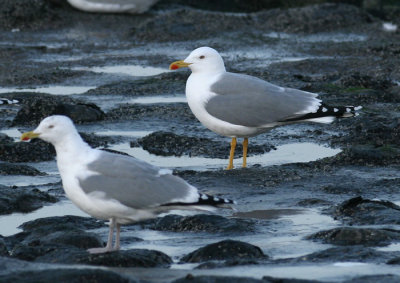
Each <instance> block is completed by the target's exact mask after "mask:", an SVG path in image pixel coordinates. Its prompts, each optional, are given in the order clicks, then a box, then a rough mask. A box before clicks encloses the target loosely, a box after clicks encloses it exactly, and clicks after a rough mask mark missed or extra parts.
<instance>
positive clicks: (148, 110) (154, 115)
mask: <svg viewBox="0 0 400 283" xmlns="http://www.w3.org/2000/svg"><path fill="white" fill-rule="evenodd" d="M107 119H108V120H133V121H134V120H140V119H151V120H156V121H157V120H162V121H165V120H178V121H181V122H194V121H196V122H197V120H196V118H195V117H194V115H193V114H192V112H191V111H190V109H189V107H188V106H187V105H186V104H184V103H170V104H168V105H162V104H155V105H137V104H133V105H122V106H119V107H118V108H115V109H112V110H110V111H109V112H107Z"/></svg>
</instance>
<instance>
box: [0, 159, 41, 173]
mask: <svg viewBox="0 0 400 283" xmlns="http://www.w3.org/2000/svg"><path fill="white" fill-rule="evenodd" d="M0 175H26V176H44V175H46V173H43V172H40V171H39V170H37V169H35V168H33V167H31V166H28V165H25V164H12V163H8V162H0Z"/></svg>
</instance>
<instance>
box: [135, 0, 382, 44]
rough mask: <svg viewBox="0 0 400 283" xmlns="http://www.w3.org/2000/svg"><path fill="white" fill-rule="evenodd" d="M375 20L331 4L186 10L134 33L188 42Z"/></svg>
mask: <svg viewBox="0 0 400 283" xmlns="http://www.w3.org/2000/svg"><path fill="white" fill-rule="evenodd" d="M372 21H374V18H373V17H372V16H371V15H369V14H368V13H366V12H364V11H363V10H361V9H359V8H357V7H355V6H351V5H346V4H332V3H325V4H320V5H312V6H306V7H302V8H292V9H287V10H286V9H272V10H267V11H261V12H258V13H254V14H227V13H220V12H207V11H200V10H194V9H188V8H186V9H175V10H170V11H166V12H164V13H160V14H158V15H157V16H156V17H153V18H150V19H148V20H147V21H143V23H141V24H139V25H138V27H136V29H134V30H133V34H134V36H136V37H137V38H138V39H140V40H145V41H158V42H160V41H161V42H163V41H186V40H199V39H204V38H210V37H214V36H218V35H219V34H221V33H226V32H238V31H247V32H248V31H249V30H252V31H256V30H260V31H265V30H274V31H280V32H290V33H293V32H299V33H316V32H327V31H332V30H337V29H340V28H345V27H351V26H354V25H360V24H362V23H369V22H372ZM143 31H146V32H143Z"/></svg>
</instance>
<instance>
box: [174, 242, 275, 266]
mask: <svg viewBox="0 0 400 283" xmlns="http://www.w3.org/2000/svg"><path fill="white" fill-rule="evenodd" d="M266 258H268V256H266V255H265V254H264V253H263V252H262V251H261V249H260V248H259V247H256V246H253V245H251V244H248V243H244V242H241V241H233V240H224V241H221V242H218V243H214V244H210V245H207V246H205V247H202V248H200V249H197V250H195V251H193V252H191V253H189V254H187V255H185V256H184V257H183V258H182V259H181V262H203V261H209V260H237V259H266Z"/></svg>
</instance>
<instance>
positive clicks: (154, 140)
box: [138, 131, 271, 158]
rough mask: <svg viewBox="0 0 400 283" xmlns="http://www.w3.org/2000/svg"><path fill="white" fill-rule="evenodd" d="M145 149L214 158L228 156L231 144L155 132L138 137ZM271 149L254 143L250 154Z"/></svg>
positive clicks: (153, 151) (160, 152)
mask: <svg viewBox="0 0 400 283" xmlns="http://www.w3.org/2000/svg"><path fill="white" fill-rule="evenodd" d="M138 143H139V144H140V145H141V146H142V147H143V149H145V150H147V151H148V152H150V153H152V154H156V155H162V156H171V155H173V156H182V155H187V156H206V157H213V158H227V157H228V155H229V150H230V144H229V143H226V142H223V143H221V142H216V141H212V140H210V139H207V138H198V137H187V136H182V135H177V134H175V133H171V132H164V131H158V132H153V133H151V134H149V135H147V136H145V137H143V138H140V139H138ZM236 150H237V157H241V156H242V151H243V148H242V145H241V144H238V145H237V147H236ZM270 150H271V147H268V146H257V145H252V146H251V147H249V150H248V155H249V156H251V155H255V154H262V153H265V152H268V151H270Z"/></svg>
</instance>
